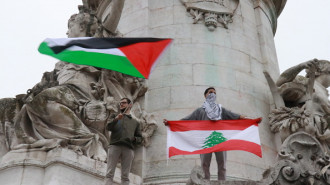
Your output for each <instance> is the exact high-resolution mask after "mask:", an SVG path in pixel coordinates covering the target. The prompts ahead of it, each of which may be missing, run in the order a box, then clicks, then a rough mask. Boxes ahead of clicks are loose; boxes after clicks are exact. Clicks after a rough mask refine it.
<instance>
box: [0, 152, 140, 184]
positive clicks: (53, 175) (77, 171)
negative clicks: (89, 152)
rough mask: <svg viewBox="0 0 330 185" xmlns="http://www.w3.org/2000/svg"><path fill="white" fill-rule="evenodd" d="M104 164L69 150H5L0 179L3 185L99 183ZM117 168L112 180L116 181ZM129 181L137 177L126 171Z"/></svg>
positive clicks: (117, 176) (118, 178) (136, 180)
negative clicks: (7, 151)
mask: <svg viewBox="0 0 330 185" xmlns="http://www.w3.org/2000/svg"><path fill="white" fill-rule="evenodd" d="M106 166H107V165H106V163H104V162H101V161H96V160H93V159H89V158H87V157H86V156H83V155H79V154H77V153H75V152H73V151H72V150H68V149H63V148H56V149H53V150H51V151H48V152H45V151H28V152H9V153H7V154H6V155H5V156H3V158H2V161H1V164H0V182H1V184H6V185H86V184H93V185H103V184H104V177H105V172H106ZM120 174H121V171H120V168H118V169H117V170H116V174H115V178H114V181H115V183H117V184H120ZM129 178H130V181H131V184H136V185H137V184H141V183H142V179H141V177H139V176H137V175H134V174H130V177H129Z"/></svg>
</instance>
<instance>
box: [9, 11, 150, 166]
mask: <svg viewBox="0 0 330 185" xmlns="http://www.w3.org/2000/svg"><path fill="white" fill-rule="evenodd" d="M80 10H81V11H80V13H79V14H75V15H73V16H71V18H70V20H69V24H68V27H69V31H68V32H67V34H68V36H69V37H81V36H91V35H92V36H93V35H99V33H97V32H98V31H99V30H102V33H104V29H99V27H100V26H102V25H98V20H97V18H96V17H95V16H94V15H93V14H90V13H86V12H85V10H84V7H80ZM103 36H104V34H103ZM146 91H147V87H146V83H145V80H144V79H140V78H136V77H131V76H127V75H124V74H121V73H118V72H115V71H110V70H106V69H99V68H95V67H92V66H84V65H75V64H71V63H66V62H58V63H57V64H56V66H55V69H54V71H53V72H50V73H45V75H44V77H43V79H42V80H41V82H40V83H38V84H37V85H36V86H35V87H34V88H32V89H31V90H30V91H29V93H28V94H27V96H26V97H25V98H24V100H25V104H24V105H23V107H22V109H21V111H20V112H19V114H18V115H16V121H15V128H14V130H15V140H14V141H13V142H12V143H11V149H12V150H15V151H16V152H18V151H26V150H29V151H31V150H45V151H48V150H51V149H53V148H55V147H60V146H61V147H67V148H69V149H72V150H74V151H76V152H79V153H81V154H83V155H86V156H88V157H91V158H93V159H96V160H100V161H105V160H106V157H107V155H106V148H107V146H108V141H109V139H108V138H109V133H108V132H107V131H105V125H106V123H107V121H108V118H109V115H110V114H111V113H114V112H116V111H117V108H118V107H117V106H118V102H116V101H115V100H120V99H121V98H122V97H129V98H131V99H132V100H133V101H134V104H133V111H134V112H132V115H133V116H135V117H136V118H137V119H139V120H140V121H141V123H142V130H143V133H142V135H143V137H144V145H145V146H148V145H149V144H150V137H151V136H152V135H153V133H154V131H155V129H156V128H157V125H156V122H155V119H154V118H153V116H152V115H150V114H147V113H146V112H144V111H143V109H142V108H141V106H140V104H139V101H140V100H141V101H143V96H144V94H145V93H146Z"/></svg>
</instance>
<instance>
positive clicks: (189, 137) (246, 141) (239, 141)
mask: <svg viewBox="0 0 330 185" xmlns="http://www.w3.org/2000/svg"><path fill="white" fill-rule="evenodd" d="M259 121H260V118H259V119H241V120H219V121H191V120H189V121H186V120H182V121H168V128H167V129H168V130H167V151H168V157H169V158H170V157H172V156H175V155H190V154H204V153H212V152H219V151H229V150H243V151H247V152H250V153H253V154H255V155H257V156H259V157H262V153H261V146H260V138H259V130H258V122H259Z"/></svg>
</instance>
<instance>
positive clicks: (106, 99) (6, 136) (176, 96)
mask: <svg viewBox="0 0 330 185" xmlns="http://www.w3.org/2000/svg"><path fill="white" fill-rule="evenodd" d="M285 3H286V0H280V1H278V0H248V1H242V0H241V1H240V0H134V1H124V0H113V1H107V0H103V1H99V0H90V1H86V0H83V5H82V6H79V13H78V14H74V15H73V16H71V18H70V19H69V24H68V26H69V31H68V37H86V36H88V37H90V36H92V37H101V38H103V37H121V36H124V37H160V38H172V39H173V43H172V44H171V47H169V48H168V50H167V51H166V52H164V55H163V56H162V57H161V58H160V59H161V61H160V62H159V63H158V64H157V65H156V66H155V68H154V71H153V72H152V74H151V75H150V78H149V80H144V79H141V78H136V77H131V76H127V75H124V74H121V73H118V72H115V71H110V70H105V69H100V68H94V67H92V66H82V65H75V64H69V63H65V62H58V63H57V64H56V66H55V69H54V71H52V72H46V73H45V74H44V75H43V77H42V80H41V82H40V83H38V84H37V85H36V86H35V87H33V88H31V89H30V90H29V93H28V94H26V95H21V96H19V97H16V98H13V99H6V100H4V99H2V100H1V101H0V110H1V111H0V113H2V114H0V118H1V119H0V123H1V124H2V125H3V126H2V127H1V129H0V148H1V149H3V150H2V151H1V152H0V159H1V166H0V180H1V182H6V184H10V185H18V184H31V185H32V184H34V185H35V184H40V185H41V184H43V185H55V184H61V185H66V184H70V185H71V184H75V185H78V184H79V185H82V184H97V185H101V184H103V178H104V176H105V170H106V169H105V168H106V163H105V160H106V149H107V146H108V144H109V132H107V130H105V126H106V123H107V121H108V116H109V115H111V114H115V113H116V114H118V111H117V109H116V106H117V105H118V101H119V100H120V99H121V98H123V97H128V98H130V99H132V101H133V102H134V104H133V108H132V115H133V117H135V118H137V119H138V120H139V121H140V122H141V125H142V136H143V144H144V145H143V146H140V147H138V148H136V150H135V159H134V162H133V166H132V170H131V172H132V174H130V180H131V183H132V184H185V183H186V182H187V180H188V179H189V177H190V174H191V170H192V169H193V168H194V166H196V165H200V158H199V155H186V156H175V157H172V158H171V159H169V160H168V159H167V151H166V136H167V134H166V127H165V126H164V125H163V124H162V121H163V119H164V118H166V119H168V120H179V119H181V118H183V117H184V116H186V115H188V114H190V113H191V112H192V111H193V110H195V109H196V108H198V107H200V106H201V105H202V103H203V101H204V96H203V92H204V90H205V89H206V88H207V87H209V86H213V87H215V89H216V90H217V93H218V94H217V95H218V100H217V101H218V102H219V103H221V104H222V106H223V107H225V108H227V109H229V110H231V111H233V112H235V113H238V114H242V115H247V116H248V117H250V118H257V117H263V118H264V119H263V122H262V123H261V124H260V125H259V133H260V139H261V145H262V152H263V157H262V158H259V157H257V156H255V155H253V154H251V153H247V152H242V151H229V152H228V153H227V154H228V155H227V156H228V157H227V179H228V180H233V182H232V183H231V184H234V183H235V182H241V181H246V183H245V184H249V183H250V182H251V184H256V183H257V182H256V181H259V180H261V179H262V173H263V172H264V170H265V169H267V168H268V166H271V165H272V164H273V163H274V159H275V157H276V155H277V151H278V150H277V149H278V147H279V144H280V138H279V137H275V136H274V134H273V133H272V132H271V130H270V128H269V125H268V124H267V123H268V120H267V117H268V114H269V111H270V110H271V108H272V107H273V106H274V101H273V99H272V97H271V93H270V90H269V87H268V84H267V81H266V78H265V77H264V75H263V71H268V72H269V74H270V76H271V77H273V78H277V77H278V76H279V69H278V63H277V57H276V51H275V44H274V38H273V37H274V34H275V31H276V25H277V18H278V16H279V14H280V13H281V11H282V9H283V8H284V6H285ZM119 18H120V21H119ZM117 25H118V27H117ZM117 28H118V29H117ZM8 102H9V104H8ZM9 105H10V106H9ZM8 107H10V109H8ZM8 111H10V114H7V112H8ZM95 112H97V113H98V115H94V113H95ZM8 115H10V116H8ZM59 115H60V116H59ZM96 120H97V122H96ZM93 121H94V122H93ZM157 127H158V129H157ZM3 151H5V152H3ZM214 160H215V159H214ZM215 164H216V163H215V161H214V162H212V163H211V175H212V177H211V179H213V180H214V179H215V178H216V172H217V167H216V165H215ZM17 172H19V173H17ZM17 174H18V175H17ZM32 174H33V175H32ZM8 177H10V178H8ZM3 179H5V181H3ZM77 179H78V180H77ZM119 179H120V171H119V168H118V169H117V171H116V175H115V182H116V183H119ZM252 181H255V182H252ZM216 183H217V184H223V183H226V182H216Z"/></svg>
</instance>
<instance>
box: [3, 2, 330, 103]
mask: <svg viewBox="0 0 330 185" xmlns="http://www.w3.org/2000/svg"><path fill="white" fill-rule="evenodd" d="M78 4H81V0H69V1H68V0H15V1H14V0H12V1H4V2H3V6H2V7H3V9H2V10H1V11H0V25H1V29H0V30H1V33H2V34H0V42H1V45H0V57H1V60H0V64H1V65H0V87H1V91H0V98H5V97H14V96H15V95H17V94H21V93H25V92H26V90H27V89H29V88H32V87H33V86H34V85H35V84H36V83H38V82H39V81H40V79H41V77H42V74H43V72H45V71H52V70H53V68H54V65H55V63H56V61H57V60H56V59H53V58H51V57H49V56H45V55H41V54H39V52H38V51H37V48H38V46H39V44H40V43H41V42H42V41H43V40H44V39H45V38H47V37H50V38H52V37H53V38H58V37H66V31H67V21H68V19H69V17H70V16H71V15H72V14H74V13H77V12H78V9H77V6H78ZM329 7H330V0H313V1H308V0H288V2H287V4H286V7H285V9H284V10H283V12H282V14H281V16H280V18H279V20H278V26H277V32H276V35H275V42H276V48H277V55H278V61H279V66H280V70H281V71H283V70H285V69H287V68H288V67H291V66H293V65H296V64H298V63H300V62H304V61H307V60H309V59H312V58H319V59H327V60H330V11H329Z"/></svg>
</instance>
